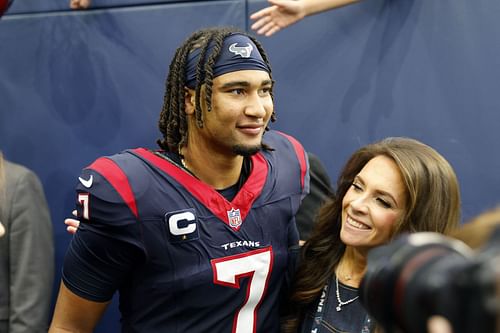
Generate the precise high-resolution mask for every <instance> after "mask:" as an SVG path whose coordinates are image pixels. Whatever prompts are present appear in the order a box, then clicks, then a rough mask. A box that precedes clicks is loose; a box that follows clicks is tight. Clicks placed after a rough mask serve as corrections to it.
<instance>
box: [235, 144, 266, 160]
mask: <svg viewBox="0 0 500 333" xmlns="http://www.w3.org/2000/svg"><path fill="white" fill-rule="evenodd" d="M261 149H262V141H261V142H259V143H258V144H254V145H251V144H245V145H243V144H237V145H234V146H233V152H234V153H235V154H237V155H241V156H245V157H248V156H252V155H254V154H256V153H257V152H259V151H260V150H261Z"/></svg>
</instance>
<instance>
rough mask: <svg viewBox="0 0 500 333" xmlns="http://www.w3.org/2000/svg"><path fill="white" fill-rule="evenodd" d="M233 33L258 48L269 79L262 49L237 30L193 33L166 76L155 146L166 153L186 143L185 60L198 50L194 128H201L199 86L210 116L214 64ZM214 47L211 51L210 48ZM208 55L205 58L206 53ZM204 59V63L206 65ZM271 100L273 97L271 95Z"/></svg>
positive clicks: (178, 50) (273, 117)
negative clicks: (159, 136)
mask: <svg viewBox="0 0 500 333" xmlns="http://www.w3.org/2000/svg"><path fill="white" fill-rule="evenodd" d="M234 33H238V34H243V35H245V36H247V37H248V38H250V39H251V40H252V41H253V43H254V44H255V45H256V46H257V49H258V50H259V52H260V54H261V56H262V59H263V60H264V61H265V63H266V64H267V67H268V68H269V76H270V78H271V80H272V76H271V66H270V64H269V60H268V57H267V54H266V52H265V51H264V49H263V47H262V45H261V44H260V43H259V42H258V41H257V40H256V39H255V38H254V37H252V36H249V35H248V34H246V33H244V32H242V31H240V30H238V29H237V28H208V29H202V30H198V31H196V32H195V33H193V34H192V35H191V36H190V37H189V38H188V39H187V40H186V41H185V42H184V43H183V44H182V46H180V47H179V48H178V49H177V51H176V52H175V55H174V58H173V60H172V62H171V63H170V67H169V73H168V77H167V81H166V84H165V96H164V99H163V108H162V110H161V113H160V120H159V124H158V125H159V128H160V132H161V133H162V134H163V139H159V140H158V141H157V142H158V145H159V146H160V147H161V148H162V149H164V150H166V151H172V152H177V151H178V149H179V148H180V147H181V146H183V145H185V144H186V140H187V119H186V113H185V104H184V98H185V88H186V68H187V61H188V56H189V54H190V53H191V52H193V51H194V50H197V49H200V55H199V57H198V63H197V66H196V86H195V96H196V97H195V98H196V99H195V117H196V124H197V125H198V126H199V127H200V128H201V127H203V117H202V111H201V103H200V96H201V94H200V92H201V86H202V85H205V92H206V94H205V101H204V102H205V104H206V106H207V110H208V111H209V112H210V111H211V108H212V81H213V76H214V73H213V68H214V64H215V63H216V61H217V59H218V57H219V54H220V52H221V48H222V45H223V42H224V39H225V38H226V37H227V36H229V35H231V34H234ZM211 44H212V45H213V47H212V48H211V49H210V47H209V46H210V45H211ZM209 50H210V52H211V53H210V54H207V52H209ZM205 59H206V61H205ZM271 97H272V98H273V99H274V96H273V95H272V93H271ZM271 121H272V122H274V121H276V114H275V113H274V111H273V114H272V115H271ZM266 130H267V128H266Z"/></svg>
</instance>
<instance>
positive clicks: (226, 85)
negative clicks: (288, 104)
mask: <svg viewBox="0 0 500 333" xmlns="http://www.w3.org/2000/svg"><path fill="white" fill-rule="evenodd" d="M272 84H273V81H272V80H263V81H262V82H261V83H260V85H261V86H269V85H271V86H272ZM250 85H251V84H250V82H248V81H231V82H226V83H224V84H223V85H222V86H221V88H222V89H229V88H235V87H249V86H250Z"/></svg>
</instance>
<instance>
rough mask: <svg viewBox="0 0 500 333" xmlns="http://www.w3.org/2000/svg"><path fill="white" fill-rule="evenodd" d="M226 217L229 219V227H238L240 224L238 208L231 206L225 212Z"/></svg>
mask: <svg viewBox="0 0 500 333" xmlns="http://www.w3.org/2000/svg"><path fill="white" fill-rule="evenodd" d="M227 218H228V219H229V226H230V227H231V228H238V227H239V226H240V225H241V214H240V210H239V209H234V208H231V210H229V211H228V212H227Z"/></svg>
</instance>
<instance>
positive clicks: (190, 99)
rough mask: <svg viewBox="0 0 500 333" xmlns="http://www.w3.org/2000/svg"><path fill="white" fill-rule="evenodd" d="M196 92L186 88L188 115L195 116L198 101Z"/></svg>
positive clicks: (185, 96) (185, 100) (186, 109)
mask: <svg viewBox="0 0 500 333" xmlns="http://www.w3.org/2000/svg"><path fill="white" fill-rule="evenodd" d="M194 97H195V92H194V90H193V89H189V88H184V104H185V111H186V114H194V110H195V109H196V107H195V106H196V99H195V98H194Z"/></svg>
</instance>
